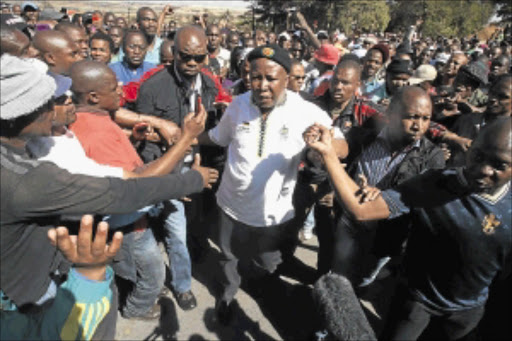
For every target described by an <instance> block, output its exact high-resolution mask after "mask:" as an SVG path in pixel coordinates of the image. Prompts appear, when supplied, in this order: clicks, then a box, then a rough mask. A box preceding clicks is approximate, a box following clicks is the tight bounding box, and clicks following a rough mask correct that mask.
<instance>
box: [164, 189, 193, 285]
mask: <svg viewBox="0 0 512 341" xmlns="http://www.w3.org/2000/svg"><path fill="white" fill-rule="evenodd" d="M168 204H169V206H170V210H169V211H170V213H169V215H168V216H167V217H165V222H164V234H165V245H166V248H167V255H168V256H169V268H170V270H171V276H172V279H171V286H172V289H173V290H174V291H175V292H176V293H184V292H187V291H189V290H190V289H191V285H192V264H191V262H190V254H189V253H188V248H187V218H186V216H185V206H184V205H183V203H182V202H181V201H179V200H174V199H173V200H169V202H168Z"/></svg>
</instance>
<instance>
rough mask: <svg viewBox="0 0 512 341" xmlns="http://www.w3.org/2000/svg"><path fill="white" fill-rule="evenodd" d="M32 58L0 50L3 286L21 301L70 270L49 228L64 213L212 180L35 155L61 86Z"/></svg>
mask: <svg viewBox="0 0 512 341" xmlns="http://www.w3.org/2000/svg"><path fill="white" fill-rule="evenodd" d="M34 64H35V63H33V62H30V61H28V60H22V59H19V58H16V57H13V56H10V55H4V56H2V57H1V62H0V66H1V69H0V85H1V87H0V89H1V96H0V123H1V127H2V129H1V130H0V134H1V135H0V153H1V159H2V163H1V167H0V172H1V173H0V175H1V183H2V187H1V193H0V197H1V200H0V203H1V211H2V215H1V216H0V228H1V229H2V238H1V239H0V262H1V264H2V267H1V269H0V271H1V276H0V288H1V291H2V292H3V294H5V296H7V297H8V299H9V300H10V302H11V303H12V304H13V305H15V306H17V307H21V306H23V305H25V304H39V305H40V304H43V303H44V302H45V301H46V300H48V299H50V298H52V297H53V296H54V295H55V292H56V284H55V283H54V282H53V281H52V278H51V274H53V273H55V271H56V270H57V269H59V270H60V271H61V272H62V270H65V263H64V262H63V258H62V255H61V254H60V253H59V252H57V251H56V249H55V247H54V246H52V245H51V244H50V243H49V242H48V239H47V236H46V234H47V231H48V230H49V229H50V228H52V227H55V226H57V225H58V224H59V222H60V219H61V216H63V215H67V216H70V215H71V216H72V215H82V214H86V213H95V214H123V213H129V212H133V211H134V210H137V209H139V208H141V207H144V206H147V205H148V204H154V203H157V202H160V201H162V200H166V199H169V198H171V197H174V198H178V197H183V196H186V195H189V194H191V193H192V192H198V191H200V190H201V189H202V188H203V186H206V185H207V183H206V182H207V181H206V182H205V181H204V180H205V179H206V178H207V177H208V175H207V174H205V173H202V171H201V170H199V173H198V172H196V171H191V172H189V173H190V174H188V173H187V174H184V175H167V176H164V177H161V178H152V179H138V180H137V181H123V180H121V179H114V178H106V179H100V178H94V177H89V176H83V175H72V174H70V173H68V172H67V171H64V170H63V169H61V168H59V167H57V166H56V165H55V164H53V163H50V162H39V161H36V160H31V159H30V158H28V155H27V154H26V151H25V146H26V142H27V140H28V139H29V138H31V137H37V136H49V135H50V133H51V129H52V124H53V120H54V116H55V111H54V109H53V106H54V101H53V99H52V96H53V95H54V94H55V90H56V88H57V87H56V85H55V82H54V80H53V79H52V78H51V77H50V76H48V75H46V70H44V64H42V63H41V64H42V65H43V69H42V70H40V68H38V67H37V66H35V65H34ZM203 174H204V175H203ZM203 176H205V177H203ZM186 183H188V184H189V185H186ZM63 266H64V267H63ZM5 296H4V295H2V309H3V308H4V307H5V306H4V303H5V300H4V299H3V298H4V297H5ZM116 302H117V300H116V299H115V298H114V299H113V300H112V302H110V305H111V307H112V309H111V311H112V312H113V314H107V316H106V317H105V319H106V320H108V321H106V320H105V322H106V323H104V325H105V327H107V328H108V327H109V326H110V327H112V326H115V319H116V316H117V312H116V309H115V308H116ZM109 317H112V318H113V320H109ZM100 329H101V327H100V328H98V329H97V331H96V336H97V337H96V338H97V339H110V340H111V339H113V338H114V336H115V328H110V330H109V331H105V330H103V331H102V332H103V333H101V332H100Z"/></svg>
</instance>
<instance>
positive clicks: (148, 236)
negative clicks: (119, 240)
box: [123, 228, 165, 318]
mask: <svg viewBox="0 0 512 341" xmlns="http://www.w3.org/2000/svg"><path fill="white" fill-rule="evenodd" d="M123 244H124V245H126V246H128V247H129V249H130V252H131V255H132V258H133V262H134V263H135V268H136V271H137V277H136V282H135V286H134V288H133V290H132V291H131V292H130V294H129V295H128V297H127V298H126V305H125V306H124V308H123V315H124V316H125V317H127V318H129V317H135V316H141V315H144V314H145V313H146V312H147V311H149V309H151V307H153V305H154V304H155V302H156V299H157V297H158V294H159V293H160V291H161V290H162V288H163V285H164V279H165V267H164V264H163V261H162V256H161V253H160V249H159V248H158V245H157V243H156V240H155V237H154V236H153V231H152V230H151V229H150V228H147V229H145V230H143V231H133V232H130V233H127V234H125V236H124V238H123Z"/></svg>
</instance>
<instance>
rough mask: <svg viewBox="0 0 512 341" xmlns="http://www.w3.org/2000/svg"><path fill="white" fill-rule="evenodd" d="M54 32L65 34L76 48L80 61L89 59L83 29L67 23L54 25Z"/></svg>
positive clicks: (86, 40) (85, 35)
mask: <svg viewBox="0 0 512 341" xmlns="http://www.w3.org/2000/svg"><path fill="white" fill-rule="evenodd" d="M54 30H55V31H60V32H64V33H66V34H67V35H68V36H69V37H70V38H71V40H72V41H73V42H74V43H75V44H76V45H77V46H78V49H79V50H80V55H81V56H82V59H87V58H88V57H89V39H88V38H87V33H86V32H85V28H83V27H80V26H77V25H75V24H72V23H69V22H61V23H58V24H57V25H55V28H54Z"/></svg>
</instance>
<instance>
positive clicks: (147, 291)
mask: <svg viewBox="0 0 512 341" xmlns="http://www.w3.org/2000/svg"><path fill="white" fill-rule="evenodd" d="M71 77H72V79H73V87H72V89H73V92H74V94H75V96H76V98H77V99H78V102H79V106H78V107H77V119H76V122H75V123H73V124H72V125H71V130H72V131H73V132H74V133H75V135H76V136H77V138H78V139H79V140H80V142H81V144H82V146H83V147H84V150H85V151H86V154H87V156H88V157H90V158H92V159H93V160H95V161H96V162H98V163H101V164H106V165H109V166H114V167H122V168H123V170H124V171H129V172H136V173H138V174H137V175H136V177H143V176H158V175H163V174H167V173H169V172H171V171H172V170H173V168H174V167H175V165H176V164H177V163H178V162H179V161H180V160H181V159H182V158H183V156H184V154H185V152H186V151H187V149H188V148H189V147H190V142H192V140H193V139H194V138H195V136H196V135H197V133H196V134H190V129H189V128H190V119H191V117H192V115H188V116H187V118H186V119H185V123H184V127H183V135H182V139H181V140H180V141H178V142H177V143H176V144H175V146H174V147H173V148H171V149H169V151H168V152H166V153H165V155H163V156H162V157H161V158H160V159H158V160H156V161H154V162H152V163H150V164H147V165H145V167H143V169H140V168H139V167H142V166H143V162H142V160H141V159H140V157H139V156H138V155H137V152H136V151H135V149H134V148H133V146H132V145H131V143H130V142H129V140H128V138H127V137H126V136H124V133H123V132H122V130H121V128H119V127H118V126H117V125H116V124H115V123H114V122H113V120H112V119H111V116H110V115H111V114H113V113H114V112H115V111H117V109H118V108H119V95H120V89H119V87H118V84H117V80H116V76H115V74H114V73H113V72H112V71H111V70H110V69H109V68H108V67H107V66H106V65H104V64H102V63H99V62H93V61H83V62H80V63H77V64H75V65H74V66H73V68H72V72H71ZM187 114H188V113H187ZM194 117H195V119H197V120H199V118H202V119H203V121H202V122H200V124H198V125H197V124H196V128H204V119H205V118H206V113H204V111H203V112H202V113H200V114H198V115H197V116H194ZM201 130H202V129H201ZM196 131H197V129H196ZM197 132H198V131H197ZM176 148H178V149H176ZM113 219H114V222H115V219H116V218H113ZM127 219H129V220H128V221H127ZM122 221H123V222H125V224H121V223H117V224H116V225H118V226H124V225H126V224H132V230H133V232H132V233H131V234H127V235H126V237H127V239H125V242H127V243H130V246H131V247H130V248H129V250H130V255H131V256H132V257H133V258H134V259H133V260H134V263H135V266H136V272H137V273H136V274H135V273H134V271H135V269H133V270H132V267H129V266H128V269H127V268H126V267H127V265H129V264H126V261H125V263H124V266H121V267H120V268H121V270H124V271H122V272H121V276H122V277H123V278H126V279H128V280H131V281H133V282H134V283H135V289H134V290H133V291H132V292H131V293H130V294H129V295H128V297H127V303H126V305H125V307H124V308H123V315H124V316H125V317H127V318H140V319H154V318H156V317H158V316H159V311H160V310H159V305H155V304H154V303H155V300H156V298H157V296H158V294H159V292H160V290H161V288H162V287H163V280H164V270H163V266H162V265H163V264H162V260H161V255H160V252H159V249H158V246H157V244H156V242H155V240H154V237H153V233H152V231H151V228H149V227H148V223H147V217H146V216H145V214H144V212H143V213H140V212H136V213H134V214H131V215H129V216H128V217H123V219H122ZM114 222H112V221H110V224H111V226H112V225H113V224H114ZM176 251H177V250H173V252H176ZM128 263H129V262H128ZM117 269H118V268H117V267H116V271H117ZM171 273H172V274H173V275H174V273H173V272H171Z"/></svg>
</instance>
